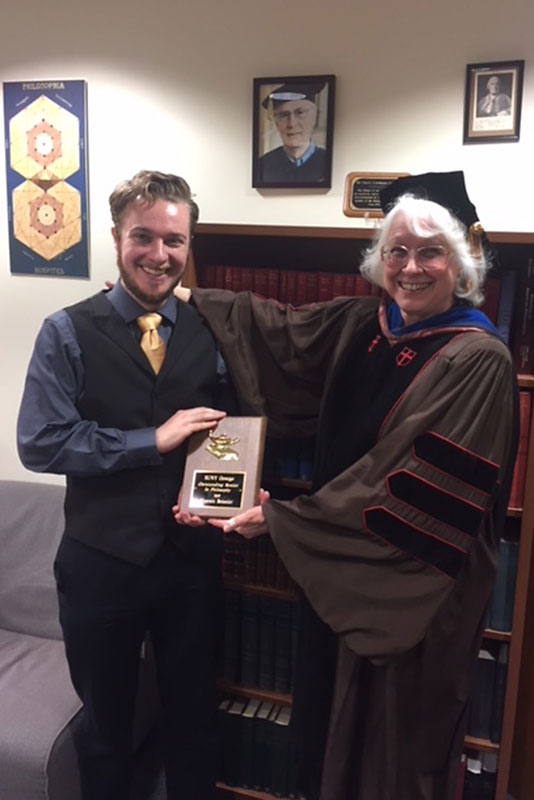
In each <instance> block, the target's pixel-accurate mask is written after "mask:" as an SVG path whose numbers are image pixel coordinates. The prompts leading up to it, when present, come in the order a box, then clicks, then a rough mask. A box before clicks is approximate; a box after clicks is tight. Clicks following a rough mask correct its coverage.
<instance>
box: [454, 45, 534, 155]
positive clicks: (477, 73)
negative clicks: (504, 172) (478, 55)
mask: <svg viewBox="0 0 534 800" xmlns="http://www.w3.org/2000/svg"><path fill="white" fill-rule="evenodd" d="M524 66H525V62H524V61H494V62H487V63H483V64H468V65H467V68H466V78H465V104H464V144H482V143H484V142H492V143H494V142H517V141H519V129H520V124H521V105H522V93H523V72H524Z"/></svg>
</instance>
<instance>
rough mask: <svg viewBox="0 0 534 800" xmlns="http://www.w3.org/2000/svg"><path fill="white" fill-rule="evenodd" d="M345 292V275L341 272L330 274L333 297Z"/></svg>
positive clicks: (341, 295)
mask: <svg viewBox="0 0 534 800" xmlns="http://www.w3.org/2000/svg"><path fill="white" fill-rule="evenodd" d="M344 294H345V276H344V275H343V274H342V273H341V272H334V274H333V276H332V295H333V297H343V295H344Z"/></svg>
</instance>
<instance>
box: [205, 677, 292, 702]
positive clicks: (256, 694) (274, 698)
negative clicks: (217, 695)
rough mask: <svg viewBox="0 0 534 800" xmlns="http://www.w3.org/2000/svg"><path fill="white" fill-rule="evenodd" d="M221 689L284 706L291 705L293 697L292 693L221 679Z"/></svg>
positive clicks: (227, 692) (239, 695)
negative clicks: (242, 684)
mask: <svg viewBox="0 0 534 800" xmlns="http://www.w3.org/2000/svg"><path fill="white" fill-rule="evenodd" d="M218 686H219V689H220V690H221V692H224V694H232V695H237V696H238V697H249V698H256V699H257V700H265V701H267V702H269V701H271V702H272V703H277V704H279V705H283V706H290V705H291V703H292V698H291V695H290V694H283V693H282V692H273V691H270V690H269V689H258V688H256V687H251V686H241V685H240V684H238V683H230V682H229V681H219V682H218Z"/></svg>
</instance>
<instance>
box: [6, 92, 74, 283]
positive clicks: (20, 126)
mask: <svg viewBox="0 0 534 800" xmlns="http://www.w3.org/2000/svg"><path fill="white" fill-rule="evenodd" d="M3 95H4V139H5V157H6V191H7V209H8V231H9V255H10V270H11V274H12V275H34V276H36V275H39V276H48V277H53V278H58V277H59V278H88V277H89V230H88V164H87V83H86V81H85V80H63V79H53V80H41V79H37V80H26V81H16V82H11V81H9V82H5V83H4V84H3Z"/></svg>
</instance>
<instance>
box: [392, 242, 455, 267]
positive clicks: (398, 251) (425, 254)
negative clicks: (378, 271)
mask: <svg viewBox="0 0 534 800" xmlns="http://www.w3.org/2000/svg"><path fill="white" fill-rule="evenodd" d="M380 254H381V256H382V260H383V261H385V262H386V264H389V266H391V267H398V268H399V269H402V267H405V266H406V264H407V263H408V261H409V260H410V256H413V258H414V260H415V263H416V264H418V265H419V266H420V267H423V268H428V267H429V268H432V267H442V266H443V265H444V264H445V261H446V259H447V257H448V255H449V251H448V250H447V249H446V248H445V247H443V246H442V245H440V244H427V245H423V247H413V248H410V247H405V246H404V245H403V244H394V245H391V246H387V245H386V246H385V247H383V248H382V249H381V251H380Z"/></svg>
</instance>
